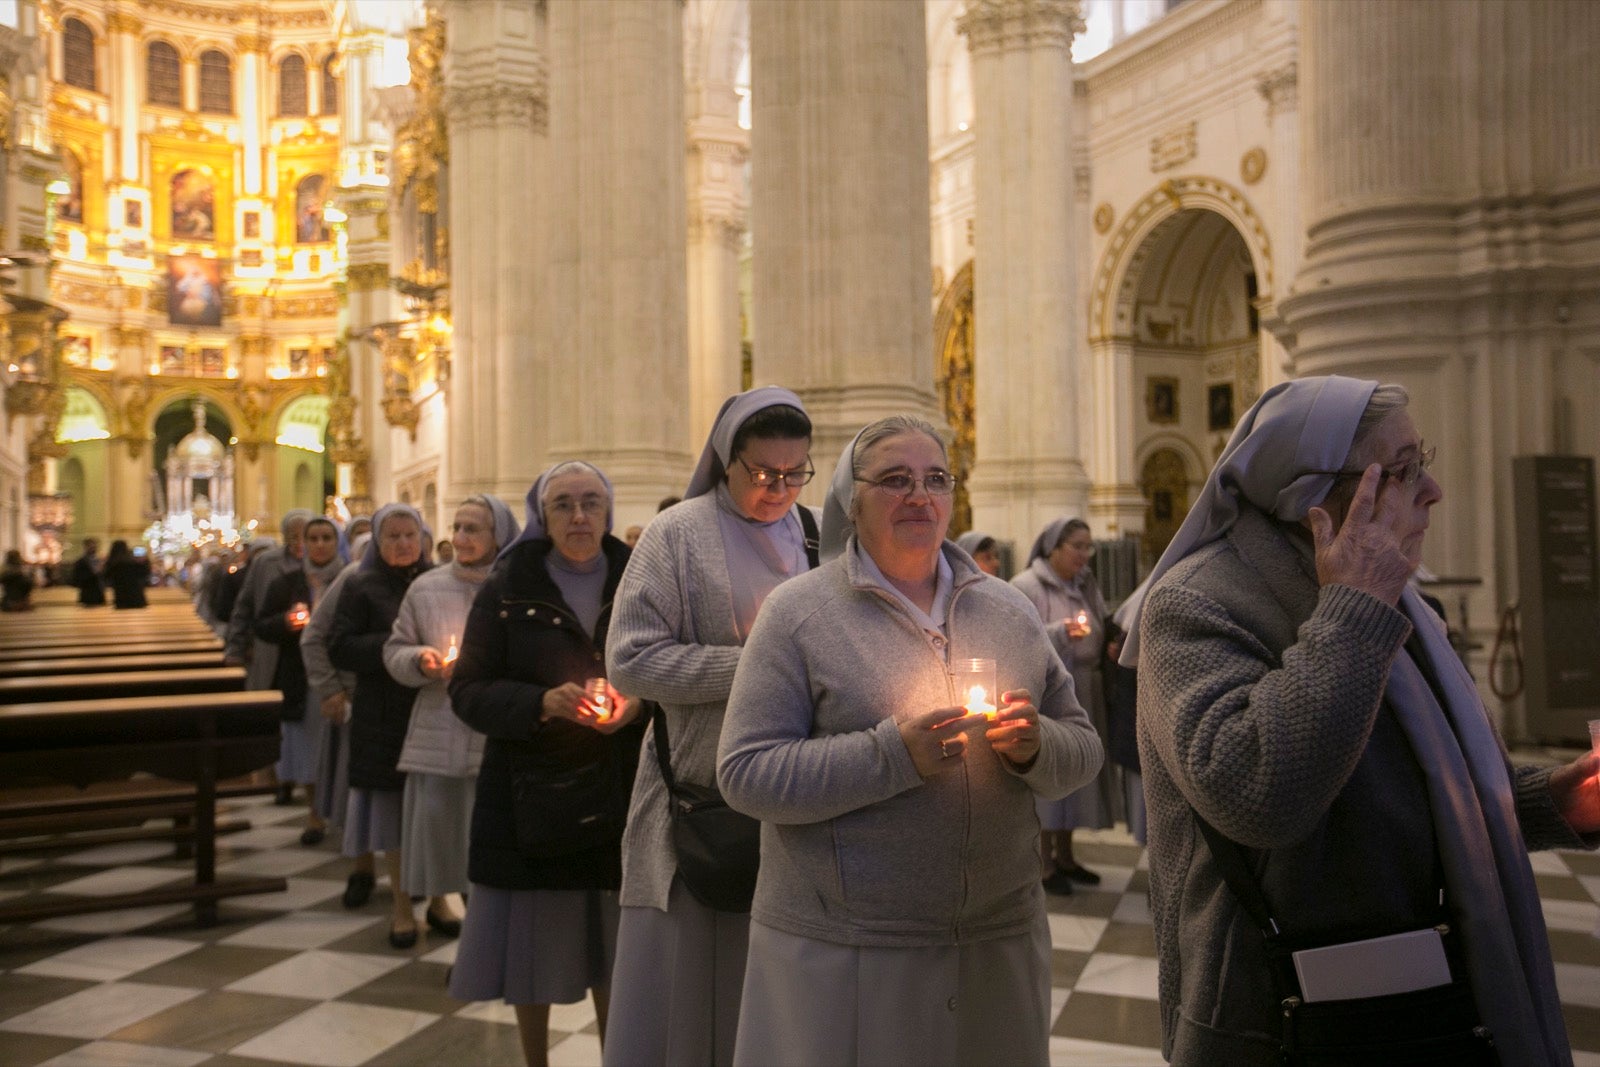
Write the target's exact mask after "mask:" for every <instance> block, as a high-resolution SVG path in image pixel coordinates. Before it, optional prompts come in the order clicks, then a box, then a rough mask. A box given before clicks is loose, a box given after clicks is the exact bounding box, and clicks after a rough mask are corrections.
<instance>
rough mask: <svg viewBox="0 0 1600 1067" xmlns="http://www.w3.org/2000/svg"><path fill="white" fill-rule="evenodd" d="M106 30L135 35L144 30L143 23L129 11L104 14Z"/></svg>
mask: <svg viewBox="0 0 1600 1067" xmlns="http://www.w3.org/2000/svg"><path fill="white" fill-rule="evenodd" d="M106 30H107V31H108V32H110V33H129V34H132V35H133V36H135V37H137V36H139V34H141V33H143V32H144V23H143V22H142V21H140V19H139V16H138V15H135V14H133V13H132V12H130V11H113V12H111V14H109V15H107V16H106Z"/></svg>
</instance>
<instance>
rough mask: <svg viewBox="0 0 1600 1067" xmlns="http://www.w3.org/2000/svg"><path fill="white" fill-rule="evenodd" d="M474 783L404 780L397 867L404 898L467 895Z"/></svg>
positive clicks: (436, 777) (429, 777)
mask: <svg viewBox="0 0 1600 1067" xmlns="http://www.w3.org/2000/svg"><path fill="white" fill-rule="evenodd" d="M477 787H478V783H477V780H476V779H474V778H447V777H445V776H444V775H440V774H421V773H418V772H416V771H413V772H411V773H410V774H407V775H406V788H405V803H404V805H403V808H402V817H401V820H400V835H401V839H402V844H401V846H400V863H401V870H402V872H403V877H404V878H405V885H406V892H408V893H412V894H415V895H419V896H425V897H442V896H444V895H445V894H446V893H465V892H466V891H467V886H468V881H467V842H468V841H469V840H471V837H472V800H473V795H474V793H476V791H477Z"/></svg>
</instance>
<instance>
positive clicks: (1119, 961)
mask: <svg viewBox="0 0 1600 1067" xmlns="http://www.w3.org/2000/svg"><path fill="white" fill-rule="evenodd" d="M230 806H231V807H232V808H233V809H234V811H235V813H236V814H239V815H243V816H244V817H246V818H248V819H249V820H250V821H251V823H252V829H250V830H249V831H247V832H244V833H240V834H235V835H232V836H229V837H226V838H224V839H222V840H221V842H219V869H220V870H221V871H222V872H224V873H227V872H235V873H241V874H242V873H251V874H269V875H270V874H281V875H283V876H284V877H286V878H287V879H288V882H289V888H288V891H287V892H286V893H282V894H276V895H270V896H257V897H244V898H235V899H232V900H227V901H224V902H223V904H222V908H221V921H220V922H219V923H218V924H217V925H216V926H213V927H210V928H206V929H199V928H197V927H196V926H195V925H194V923H193V921H192V917H191V912H190V909H189V908H187V907H184V906H172V907H159V908H144V909H138V910H130V911H116V912H102V913H97V914H91V915H81V916H73V917H68V918H61V919H55V920H50V921H46V922H38V923H33V924H29V925H14V926H10V927H4V928H0V1064H3V1065H6V1067H34V1065H44V1064H48V1065H50V1067H202V1065H204V1067H245V1065H250V1064H255V1065H267V1064H278V1065H281V1064H285V1063H289V1064H308V1065H321V1067H356V1065H366V1064H371V1065H395V1067H403V1065H433V1064H440V1063H450V1064H485V1065H499V1064H505V1065H511V1067H514V1065H517V1064H520V1062H521V1053H520V1047H519V1045H518V1043H517V1035H516V1024H515V1019H514V1017H513V1015H512V1012H511V1010H510V1009H509V1008H507V1007H506V1006H504V1005H502V1004H463V1003H461V1002H459V1001H456V1000H452V999H451V998H450V996H449V995H448V994H447V993H446V991H445V972H446V971H447V969H448V968H449V966H450V964H451V962H452V961H453V959H454V955H455V942H454V941H448V940H445V941H441V940H438V939H436V938H435V939H429V937H427V936H426V934H425V935H424V937H423V938H422V939H421V941H420V942H419V944H418V945H417V947H416V948H415V949H412V950H410V951H408V952H397V951H395V950H394V949H392V948H390V947H389V944H388V941H387V936H386V935H387V929H388V926H387V914H388V903H389V901H388V896H387V892H386V890H385V889H384V888H383V887H382V885H381V884H380V887H379V890H378V891H377V892H376V893H374V894H373V897H372V900H371V901H369V902H368V904H367V905H366V907H365V908H363V909H362V910H360V911H355V912H351V911H346V910H345V909H344V908H343V907H342V906H341V904H340V900H339V897H340V894H341V892H342V891H343V888H344V878H345V875H346V873H347V872H348V867H347V865H346V863H345V862H344V861H343V860H341V859H340V858H339V857H338V855H337V853H336V851H335V849H334V848H333V846H332V843H331V840H330V842H329V843H326V844H324V845H321V846H319V847H317V848H305V847H302V846H301V845H300V844H299V834H300V829H301V825H302V819H303V814H302V812H301V811H300V809H298V808H282V807H275V806H273V805H272V804H271V803H270V801H268V800H266V799H264V798H263V799H261V800H259V801H243V802H235V803H233V804H231V805H230ZM1078 840H1079V844H1078V847H1077V854H1078V857H1079V859H1080V860H1082V861H1083V862H1085V863H1087V864H1088V865H1089V866H1091V867H1093V868H1095V869H1096V870H1098V871H1099V872H1100V873H1101V876H1102V879H1103V881H1102V882H1101V884H1100V885H1099V886H1098V887H1097V888H1096V889H1094V890H1080V891H1079V892H1078V893H1076V894H1075V895H1073V896H1071V897H1057V898H1051V902H1050V907H1051V913H1050V932H1051V936H1052V940H1053V943H1054V957H1055V958H1054V963H1055V979H1054V990H1053V996H1052V999H1053V1007H1054V1012H1055V1017H1054V1018H1055V1021H1054V1025H1053V1027H1052V1037H1051V1040H1050V1048H1051V1061H1052V1063H1053V1064H1056V1065H1059V1067H1066V1065H1091V1064H1092V1065H1095V1067H1118V1065H1127V1067H1137V1065H1144V1064H1150V1065H1158V1064H1160V1063H1162V1062H1163V1061H1162V1059H1161V1054H1160V1051H1159V1046H1160V1022H1159V1018H1158V1015H1157V1009H1156V961H1155V943H1154V940H1153V938H1152V936H1151V927H1150V915H1149V910H1148V906H1147V901H1146V897H1145V887H1146V885H1147V875H1146V870H1145V862H1144V855H1143V853H1142V852H1141V850H1140V849H1139V848H1138V847H1137V846H1136V845H1135V844H1133V842H1132V841H1131V840H1130V839H1128V838H1127V837H1126V836H1125V835H1122V834H1120V833H1117V832H1106V833H1101V834H1091V835H1084V834H1080V835H1079V837H1078ZM1534 870H1535V871H1536V872H1537V875H1538V880H1539V887H1540V892H1541V895H1542V897H1543V900H1544V908H1545V915H1546V918H1547V920H1548V922H1549V926H1550V939H1551V943H1552V945H1553V947H1554V952H1555V959H1556V967H1557V978H1558V981H1559V983H1560V987H1561V993H1562V999H1563V1003H1564V1005H1565V1010H1566V1014H1567V1020H1568V1025H1569V1027H1570V1029H1571V1033H1572V1037H1573V1044H1574V1046H1575V1048H1576V1050H1577V1052H1576V1054H1575V1059H1576V1062H1577V1063H1578V1064H1579V1065H1580V1067H1600V939H1597V938H1596V930H1597V923H1600V906H1597V904H1596V900H1597V899H1600V855H1591V854H1577V853H1545V854H1540V855H1537V856H1535V857H1534ZM189 872H190V867H189V865H188V864H187V862H186V861H181V860H175V859H173V858H172V856H171V846H170V845H169V844H163V843H161V842H135V843H127V844H119V845H106V846H100V847H95V848H80V849H76V850H60V851H53V852H39V853H35V854H23V855H9V856H5V857H3V858H0V899H16V898H21V897H23V896H27V895H34V894H52V895H54V894H75V895H95V894H109V893H119V892H125V891H128V890H134V889H141V888H146V887H149V886H153V885H159V884H162V883H164V882H169V881H176V880H179V879H183V878H186V877H188V876H189ZM550 1061H551V1063H552V1064H554V1065H556V1067H585V1065H593V1064H598V1063H599V1061H600V1043H599V1038H598V1035H597V1032H596V1026H595V1018H594V1011H593V1009H592V1007H591V1006H590V1005H588V1004H574V1005H564V1006H558V1007H556V1008H554V1009H553V1010H552V1012H551V1049H550Z"/></svg>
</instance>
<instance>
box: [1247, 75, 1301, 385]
mask: <svg viewBox="0 0 1600 1067" xmlns="http://www.w3.org/2000/svg"><path fill="white" fill-rule="evenodd" d="M1256 88H1257V89H1258V90H1259V91H1260V93H1261V98H1262V100H1263V101H1264V102H1265V105H1266V109H1267V122H1268V123H1269V124H1270V125H1271V127H1272V133H1271V137H1270V139H1269V141H1268V145H1269V148H1268V149H1267V153H1266V158H1265V165H1266V173H1265V176H1264V178H1259V179H1258V180H1262V181H1264V184H1265V187H1266V188H1267V189H1268V190H1270V192H1269V195H1270V197H1271V199H1272V205H1273V208H1272V214H1273V220H1272V225H1273V229H1274V230H1275V232H1277V233H1280V234H1287V235H1289V237H1290V238H1291V239H1290V240H1284V241H1278V242H1276V243H1274V245H1273V246H1272V252H1273V285H1274V287H1275V288H1276V289H1277V290H1278V291H1277V292H1272V293H1262V294H1261V296H1260V297H1258V298H1257V303H1258V304H1259V305H1260V311H1261V321H1262V322H1263V323H1264V324H1267V325H1265V326H1264V327H1263V328H1262V330H1261V357H1262V358H1261V382H1260V389H1261V392H1266V391H1267V390H1268V389H1270V388H1272V387H1273V386H1274V385H1277V384H1278V383H1279V382H1282V381H1285V380H1286V379H1287V378H1288V377H1289V376H1290V371H1291V369H1292V365H1293V364H1292V360H1293V357H1292V356H1291V355H1290V353H1289V350H1288V348H1287V347H1286V346H1285V345H1284V343H1283V341H1282V340H1281V339H1280V338H1278V337H1277V336H1276V335H1275V334H1274V333H1273V332H1272V330H1271V329H1270V328H1269V327H1270V326H1271V325H1275V324H1276V318H1277V308H1276V302H1277V301H1278V300H1280V299H1282V298H1283V297H1284V296H1285V295H1286V294H1287V292H1288V291H1289V287H1290V286H1291V285H1292V283H1293V281H1294V277H1295V274H1296V272H1298V271H1299V269H1300V249H1301V235H1302V234H1303V233H1305V230H1304V226H1303V223H1302V221H1301V218H1302V216H1301V204H1300V73H1299V64H1298V63H1296V62H1295V61H1293V60H1290V61H1289V62H1288V63H1285V64H1284V65H1282V66H1279V67H1273V68H1271V69H1270V70H1267V71H1264V72H1263V73H1261V74H1260V75H1259V76H1258V77H1257V78H1256Z"/></svg>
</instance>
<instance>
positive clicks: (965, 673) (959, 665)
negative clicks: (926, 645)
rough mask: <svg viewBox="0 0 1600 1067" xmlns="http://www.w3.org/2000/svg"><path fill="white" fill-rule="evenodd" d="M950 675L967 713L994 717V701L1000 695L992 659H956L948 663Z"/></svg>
mask: <svg viewBox="0 0 1600 1067" xmlns="http://www.w3.org/2000/svg"><path fill="white" fill-rule="evenodd" d="M950 675H951V677H952V678H953V679H954V680H955V685H956V692H957V693H958V694H960V696H961V699H962V700H963V702H964V704H965V707H966V709H967V712H968V714H971V715H987V716H988V717H989V718H991V719H992V718H994V717H995V713H996V711H997V708H996V701H997V700H998V699H999V697H1000V693H999V691H998V689H997V687H996V686H997V683H996V682H995V669H994V660H992V659H958V660H955V661H953V662H952V663H951V664H950Z"/></svg>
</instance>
